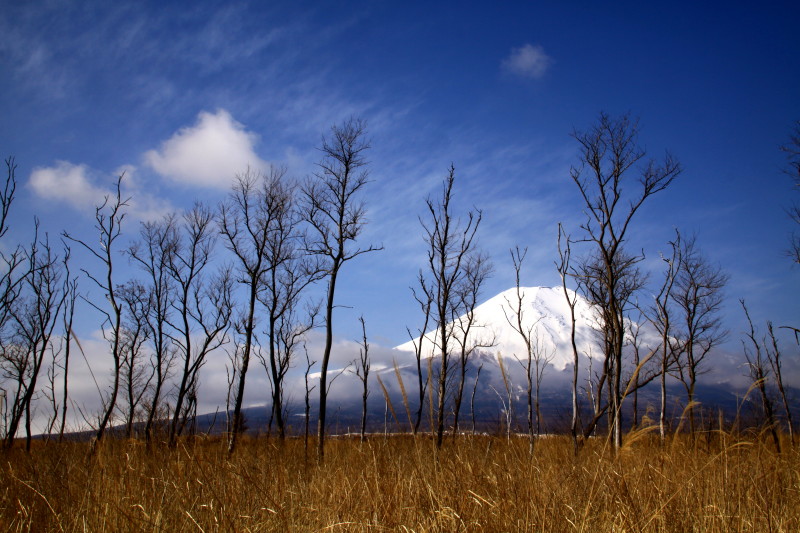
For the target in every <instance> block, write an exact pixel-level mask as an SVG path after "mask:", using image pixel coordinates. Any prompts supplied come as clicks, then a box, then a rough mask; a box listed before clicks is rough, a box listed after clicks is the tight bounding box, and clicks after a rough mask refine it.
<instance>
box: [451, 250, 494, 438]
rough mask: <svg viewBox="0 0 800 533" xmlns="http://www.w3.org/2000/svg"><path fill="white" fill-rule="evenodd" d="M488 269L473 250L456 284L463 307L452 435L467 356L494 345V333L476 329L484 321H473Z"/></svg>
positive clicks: (455, 429) (483, 258) (458, 330)
mask: <svg viewBox="0 0 800 533" xmlns="http://www.w3.org/2000/svg"><path fill="white" fill-rule="evenodd" d="M491 273H492V264H491V262H490V261H489V258H488V256H486V255H484V254H481V253H476V254H474V255H472V256H470V257H469V258H468V260H467V263H466V264H465V268H464V278H463V283H461V284H460V286H459V287H457V292H458V298H459V300H460V305H459V307H460V308H461V309H462V310H463V311H464V313H463V314H462V315H459V316H458V318H456V319H455V321H454V322H455V327H456V331H455V335H454V338H455V344H456V350H457V354H458V361H457V364H458V385H457V386H456V390H455V398H454V399H453V436H454V437H455V436H456V435H458V418H459V413H460V412H461V402H462V400H463V398H464V385H465V383H466V380H467V370H468V368H469V360H470V358H471V357H472V355H473V354H474V353H475V351H476V350H479V349H481V348H490V347H492V346H494V345H495V344H496V343H495V337H494V334H491V336H483V335H481V334H480V333H479V332H478V331H479V330H485V329H486V325H485V324H478V323H476V322H475V307H477V305H478V298H479V296H480V292H481V287H482V286H483V283H484V281H486V278H488V277H489V276H490V275H491Z"/></svg>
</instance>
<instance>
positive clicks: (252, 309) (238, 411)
mask: <svg viewBox="0 0 800 533" xmlns="http://www.w3.org/2000/svg"><path fill="white" fill-rule="evenodd" d="M257 281H258V280H257V279H251V280H250V301H249V304H248V307H247V323H246V325H245V329H244V335H245V339H244V351H243V352H242V367H241V369H240V371H239V386H238V387H237V389H236V399H235V403H234V408H233V428H232V431H231V436H230V443H229V445H228V453H229V454H232V453H233V452H234V451H235V450H236V442H237V439H238V435H239V432H240V431H241V426H242V401H243V400H244V384H245V378H246V377H247V368H248V366H250V351H251V350H252V346H253V330H254V329H255V314H256V295H257V294H256V293H257V290H258V285H257Z"/></svg>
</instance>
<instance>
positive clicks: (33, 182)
mask: <svg viewBox="0 0 800 533" xmlns="http://www.w3.org/2000/svg"><path fill="white" fill-rule="evenodd" d="M135 171H136V168H135V167H132V166H130V165H124V166H122V167H120V168H119V169H117V171H116V172H115V173H114V176H121V175H122V176H124V177H123V180H122V195H123V199H126V200H127V212H128V213H129V214H130V216H132V217H133V218H136V219H139V220H152V219H155V218H158V217H161V216H163V215H164V214H166V213H168V212H170V211H172V210H174V208H173V207H172V205H171V204H170V203H169V202H168V201H167V200H164V199H163V198H158V197H156V196H154V195H153V194H152V193H150V192H147V191H146V190H144V186H143V185H142V184H140V183H138V182H137V180H136V179H135ZM91 174H92V172H91V170H90V169H89V167H87V166H86V165H75V164H73V163H70V162H69V161H57V162H56V164H55V166H52V167H37V168H34V169H33V172H31V175H30V178H29V179H28V186H29V187H30V188H31V189H32V190H33V192H34V193H35V194H36V195H37V196H39V197H40V198H44V199H45V200H51V201H56V202H65V203H67V204H69V205H70V206H72V207H73V208H75V209H77V210H79V211H83V212H84V213H88V214H93V213H94V209H95V207H96V206H98V205H100V204H101V203H102V202H103V200H104V198H106V197H111V196H113V195H114V194H115V191H113V190H111V189H110V188H107V187H101V186H98V185H96V184H95V183H94V182H93V180H92V179H91V177H90V176H91Z"/></svg>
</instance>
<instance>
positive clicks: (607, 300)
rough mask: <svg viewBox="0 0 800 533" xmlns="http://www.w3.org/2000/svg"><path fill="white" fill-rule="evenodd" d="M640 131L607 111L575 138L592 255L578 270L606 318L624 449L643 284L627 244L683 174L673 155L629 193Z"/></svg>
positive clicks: (648, 170)
mask: <svg viewBox="0 0 800 533" xmlns="http://www.w3.org/2000/svg"><path fill="white" fill-rule="evenodd" d="M638 133H639V131H638V126H637V124H636V123H635V122H632V121H631V120H630V119H629V118H628V117H627V116H623V117H621V118H619V119H612V118H611V117H609V116H608V115H606V114H605V113H602V114H601V115H600V119H599V121H598V123H597V124H596V125H595V126H593V127H592V128H591V129H589V130H588V131H585V132H577V131H576V132H575V133H574V134H573V137H574V138H575V140H577V141H578V144H579V145H580V147H581V153H580V166H578V167H573V168H572V169H571V172H570V175H571V178H572V180H573V182H574V183H575V184H576V185H577V187H578V190H579V191H580V193H581V197H582V198H583V202H584V204H585V207H586V209H585V212H586V215H587V219H586V221H585V222H584V223H583V224H582V225H581V230H582V231H583V234H584V236H583V238H582V240H583V241H584V242H587V243H589V244H590V245H591V247H592V251H591V254H590V255H589V256H588V258H587V259H586V260H584V261H583V262H582V264H581V265H580V266H579V267H578V272H579V276H580V277H581V280H580V283H579V285H580V286H581V287H583V289H584V295H585V296H586V298H587V299H588V300H589V301H590V302H591V304H592V305H594V306H595V307H596V308H598V309H599V312H600V315H601V320H602V325H601V327H602V331H603V337H604V338H603V355H604V357H605V360H606V364H605V365H604V368H606V369H607V370H608V371H609V372H610V374H609V376H610V382H609V386H610V387H609V400H610V402H609V403H610V405H609V407H610V408H609V427H610V429H611V436H612V440H613V444H614V447H615V448H619V447H620V446H621V445H622V422H621V411H620V407H621V401H622V390H621V378H622V347H623V344H624V339H625V317H626V312H627V307H628V302H629V300H630V298H631V296H632V294H633V293H634V292H635V291H636V290H638V289H639V287H640V286H641V283H642V281H643V280H642V275H641V273H640V272H639V269H638V266H637V265H638V263H639V262H641V261H642V260H643V256H641V255H630V254H629V253H627V252H626V251H625V242H626V238H627V235H628V230H629V228H630V224H631V221H632V220H633V218H634V216H635V215H636V213H637V212H638V211H639V209H640V208H641V206H642V205H643V204H644V202H645V200H647V199H648V198H650V197H651V196H653V195H654V194H656V193H658V192H660V191H662V190H664V189H665V188H666V187H668V186H669V184H670V183H672V181H673V180H674V179H675V177H676V176H678V174H680V172H681V167H680V164H679V163H678V162H677V161H676V160H674V159H673V158H672V157H671V156H669V155H667V156H666V157H665V159H664V162H663V163H662V164H661V165H660V166H659V165H657V164H656V163H654V162H652V161H651V162H649V163H647V164H646V165H645V166H644V167H643V168H642V170H641V173H640V176H639V180H638V181H639V185H640V187H639V190H638V191H637V192H635V193H634V194H632V195H625V194H623V189H625V185H626V184H627V183H628V182H629V180H630V176H631V174H633V173H634V172H635V171H634V167H635V166H636V165H637V164H638V163H640V162H641V161H642V160H643V158H644V157H645V152H644V150H643V149H641V148H640V147H639V146H638V145H637V138H638ZM624 198H628V200H627V201H625V200H624Z"/></svg>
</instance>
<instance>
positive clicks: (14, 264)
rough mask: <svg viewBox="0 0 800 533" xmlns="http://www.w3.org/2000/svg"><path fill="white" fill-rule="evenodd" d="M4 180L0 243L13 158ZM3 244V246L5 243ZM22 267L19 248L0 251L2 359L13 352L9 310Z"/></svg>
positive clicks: (13, 183) (11, 184)
mask: <svg viewBox="0 0 800 533" xmlns="http://www.w3.org/2000/svg"><path fill="white" fill-rule="evenodd" d="M6 169H7V176H6V180H5V183H4V186H3V188H2V189H0V239H2V238H3V237H4V236H5V234H6V233H7V232H8V229H9V225H8V216H9V213H10V211H11V206H12V204H13V202H14V196H15V194H16V190H17V181H16V169H17V165H16V163H15V162H14V158H13V157H9V158H8V159H6ZM4 244H5V243H4ZM24 265H25V251H24V250H23V249H22V247H21V246H19V245H17V246H15V247H13V248H12V247H10V246H9V247H6V246H2V247H0V268H2V270H0V349H2V352H1V353H0V354H1V355H2V356H3V357H6V356H7V355H9V356H10V355H12V352H16V347H14V346H12V345H11V339H12V337H13V331H12V328H11V327H10V325H11V324H10V322H12V320H11V310H12V309H14V306H15V302H16V300H17V298H18V297H19V294H20V288H21V285H22V284H23V282H24V281H25V278H26V275H27V272H23V269H24Z"/></svg>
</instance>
